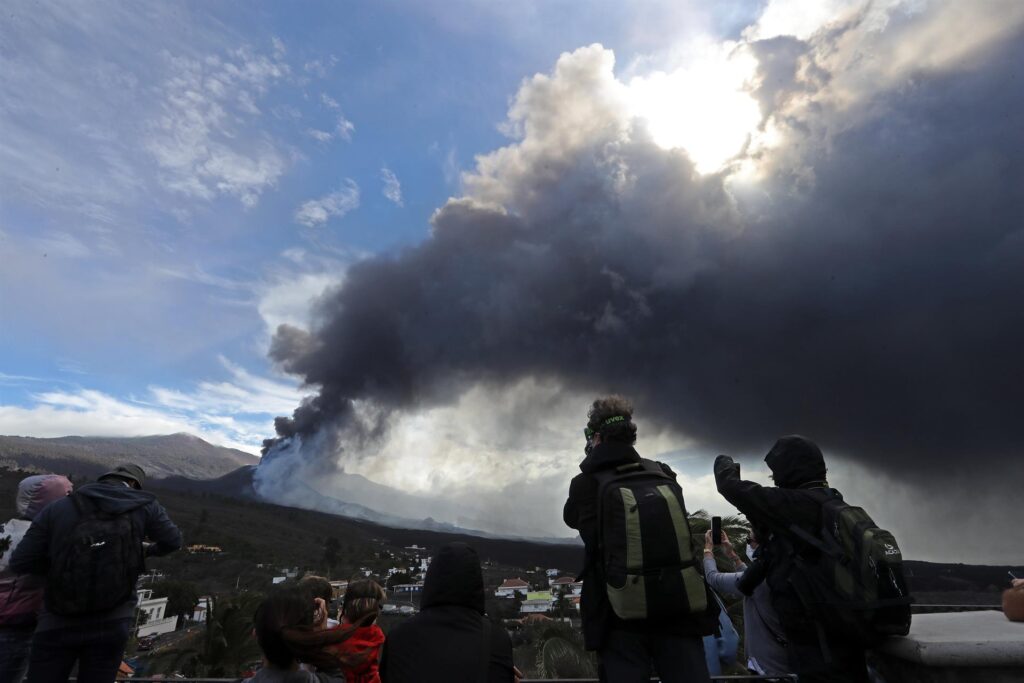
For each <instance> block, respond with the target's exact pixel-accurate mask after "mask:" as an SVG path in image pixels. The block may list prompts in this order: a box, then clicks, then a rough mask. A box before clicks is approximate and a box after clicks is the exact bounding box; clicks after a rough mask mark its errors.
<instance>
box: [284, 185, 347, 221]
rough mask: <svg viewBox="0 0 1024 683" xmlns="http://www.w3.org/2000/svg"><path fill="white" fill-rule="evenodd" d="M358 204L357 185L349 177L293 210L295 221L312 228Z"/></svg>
mask: <svg viewBox="0 0 1024 683" xmlns="http://www.w3.org/2000/svg"><path fill="white" fill-rule="evenodd" d="M358 206H359V186H358V185H356V182H355V181H354V180H352V179H351V178H348V179H346V180H345V182H344V183H343V184H342V186H341V188H339V189H338V190H336V191H335V192H332V193H330V194H329V195H326V196H324V197H321V198H320V199H310V200H309V201H307V202H304V203H303V204H302V205H301V206H300V207H299V208H298V209H297V210H296V211H295V221H296V222H297V223H301V224H302V225H305V226H307V227H310V228H313V227H316V226H318V225H323V224H324V223H326V222H327V221H328V220H330V219H331V218H340V217H342V216H344V215H345V214H347V213H348V212H349V211H352V210H353V209H355V208H357V207H358Z"/></svg>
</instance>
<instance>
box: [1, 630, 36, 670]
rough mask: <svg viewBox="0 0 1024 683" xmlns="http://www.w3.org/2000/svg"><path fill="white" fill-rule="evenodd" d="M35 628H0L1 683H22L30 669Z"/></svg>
mask: <svg viewBox="0 0 1024 683" xmlns="http://www.w3.org/2000/svg"><path fill="white" fill-rule="evenodd" d="M32 629H33V626H27V627H26V626H23V627H20V628H17V627H10V626H4V627H0V683H20V681H21V679H22V678H24V677H25V670H26V669H27V668H28V651H29V647H30V646H31V645H32Z"/></svg>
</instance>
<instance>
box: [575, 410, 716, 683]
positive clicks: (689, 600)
mask: <svg viewBox="0 0 1024 683" xmlns="http://www.w3.org/2000/svg"><path fill="white" fill-rule="evenodd" d="M587 416H588V422H587V426H586V428H585V429H584V436H585V437H586V446H585V448H584V453H585V454H586V457H585V458H584V460H583V462H581V463H580V471H581V473H580V474H578V475H577V476H576V477H575V478H573V480H572V482H571V484H570V485H569V498H568V500H567V501H566V503H565V508H564V510H563V519H564V521H565V523H566V525H568V526H569V527H570V528H573V529H576V530H577V531H579V533H580V538H581V539H582V540H583V543H584V546H585V549H584V557H585V563H584V568H583V571H582V572H581V576H580V580H582V581H583V594H582V596H581V598H580V611H581V614H582V617H583V639H584V645H585V646H586V648H587V649H588V650H596V651H597V654H598V665H599V666H598V671H599V676H600V678H601V680H602V681H614V682H615V683H634V682H639V681H647V680H648V679H649V678H650V675H651V669H652V665H653V668H654V669H656V670H657V672H658V675H659V676H660V678H661V680H662V681H664V683H677V682H681V681H708V680H710V678H709V674H708V669H707V664H706V662H705V658H704V648H703V643H702V638H703V636H706V635H709V634H711V633H713V632H714V630H715V625H716V623H717V619H718V607H717V605H716V603H715V601H714V599H713V598H712V597H711V596H710V594H709V592H708V588H707V585H706V584H705V583H704V578H703V576H702V575H701V573H700V570H701V567H700V562H699V560H698V558H697V557H696V555H695V553H694V552H693V547H692V544H691V538H690V527H689V521H688V519H687V516H686V506H685V504H684V501H683V492H682V489H681V488H680V487H679V484H678V483H676V475H675V473H674V472H673V471H672V469H671V468H670V467H669V466H668V465H665V464H663V463H657V462H653V461H651V460H645V459H643V458H641V457H640V454H639V453H637V451H636V449H635V448H634V447H633V444H634V443H636V432H637V428H636V425H635V424H634V423H633V407H632V405H631V404H630V403H629V401H627V400H626V399H624V398H622V397H621V396H609V397H606V398H599V399H597V400H595V401H594V403H593V404H592V406H591V407H590V410H589V412H588V414H587Z"/></svg>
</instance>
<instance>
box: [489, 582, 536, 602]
mask: <svg viewBox="0 0 1024 683" xmlns="http://www.w3.org/2000/svg"><path fill="white" fill-rule="evenodd" d="M529 592H530V584H528V583H526V582H525V581H523V580H522V579H520V578H518V577H516V578H514V579H505V580H504V581H502V583H501V585H500V586H498V589H497V590H496V591H494V597H496V598H511V597H515V594H516V593H519V595H520V596H521V597H524V598H525V597H526V594H527V593H529Z"/></svg>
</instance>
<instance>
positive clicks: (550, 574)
mask: <svg viewBox="0 0 1024 683" xmlns="http://www.w3.org/2000/svg"><path fill="white" fill-rule="evenodd" d="M544 573H545V574H547V576H548V581H549V582H550V581H551V580H552V579H555V578H557V577H558V575H559V574H560V573H561V572H559V571H558V570H557V569H548V570H547V571H546V572H544Z"/></svg>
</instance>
